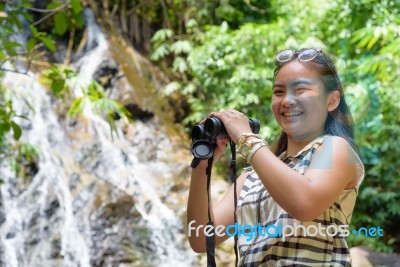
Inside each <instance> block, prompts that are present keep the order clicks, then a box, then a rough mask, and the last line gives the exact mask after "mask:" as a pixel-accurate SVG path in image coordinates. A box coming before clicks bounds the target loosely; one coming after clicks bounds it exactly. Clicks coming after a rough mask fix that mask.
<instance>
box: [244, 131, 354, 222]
mask: <svg viewBox="0 0 400 267" xmlns="http://www.w3.org/2000/svg"><path fill="white" fill-rule="evenodd" d="M251 165H252V166H253V168H254V170H255V171H256V173H257V174H258V176H259V177H260V179H261V181H262V182H263V184H264V186H265V188H266V189H267V190H268V192H269V193H270V194H271V196H272V198H273V199H274V200H275V201H276V202H277V203H278V204H279V205H280V206H281V207H282V208H283V209H285V210H286V211H287V212H288V213H289V214H290V215H292V216H293V217H294V218H296V219H298V220H300V221H310V220H313V219H315V218H317V217H318V216H319V215H321V214H322V213H323V212H324V211H325V210H326V209H328V208H329V207H330V206H331V205H332V204H333V203H334V202H335V200H337V198H338V197H339V195H340V193H341V192H342V191H343V190H344V189H347V188H352V187H355V186H356V184H357V165H356V160H355V154H354V151H353V150H352V149H351V147H350V145H349V144H348V143H347V141H346V140H345V139H343V138H341V137H337V136H328V137H327V138H326V140H325V141H324V143H323V144H322V146H320V147H319V149H318V150H317V152H316V153H315V155H314V157H313V159H312V161H311V164H310V166H309V168H308V169H307V171H306V172H305V174H304V175H301V174H299V173H298V172H296V171H295V170H292V169H291V168H290V167H288V166H287V165H286V164H284V163H283V162H281V161H280V160H279V159H278V158H277V157H276V156H275V155H274V154H273V153H272V152H271V151H270V150H269V149H268V148H266V147H263V148H261V149H259V151H257V152H256V153H255V155H254V156H253V157H252V159H251Z"/></svg>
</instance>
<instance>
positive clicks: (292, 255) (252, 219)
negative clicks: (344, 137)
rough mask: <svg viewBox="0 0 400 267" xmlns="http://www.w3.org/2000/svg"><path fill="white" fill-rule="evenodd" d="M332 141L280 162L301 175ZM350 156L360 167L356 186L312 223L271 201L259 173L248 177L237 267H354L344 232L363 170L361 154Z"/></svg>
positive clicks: (242, 201)
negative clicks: (314, 155) (323, 146)
mask: <svg viewBox="0 0 400 267" xmlns="http://www.w3.org/2000/svg"><path fill="white" fill-rule="evenodd" d="M331 141H332V139H331V136H329V135H324V136H320V137H318V138H316V139H315V140H313V141H312V142H310V143H309V144H308V145H307V146H305V147H304V148H303V149H302V150H301V151H299V152H298V153H297V155H296V156H294V157H286V152H284V153H282V154H281V155H280V156H279V158H280V159H281V160H282V161H283V162H284V163H286V164H287V165H288V166H289V167H291V168H292V169H294V170H296V171H297V172H299V173H300V174H302V175H303V174H304V173H305V171H306V170H307V168H308V166H309V165H310V162H311V160H312V157H313V154H314V152H315V151H316V149H317V148H318V146H320V145H322V143H323V142H325V143H327V145H328V143H331ZM350 150H351V153H354V154H355V158H356V161H357V162H356V163H357V174H358V177H359V179H358V181H359V182H358V184H357V186H356V187H355V188H353V189H348V190H343V192H342V193H341V194H340V196H339V197H338V199H337V200H336V201H335V203H334V204H333V205H332V206H330V207H329V208H328V209H327V210H326V211H325V212H324V213H323V214H321V215H320V216H319V217H318V218H316V219H315V220H313V221H309V222H301V221H299V220H296V219H294V218H293V217H292V216H290V215H289V214H288V213H287V212H286V211H285V210H284V209H282V208H281V207H280V206H279V205H278V204H277V203H276V202H275V201H274V200H273V199H272V197H271V196H270V194H269V193H268V192H267V190H266V189H265V188H264V185H263V184H262V182H261V180H260V179H259V178H258V176H257V174H256V173H255V171H254V170H252V171H251V172H250V173H249V174H248V176H247V178H246V181H245V182H244V184H243V188H242V191H241V192H240V196H239V200H238V209H237V220H238V225H240V226H241V227H244V228H243V229H242V230H245V231H244V233H245V234H242V235H240V236H239V239H238V245H239V253H240V260H239V264H238V266H245V267H251V266H304V267H310V266H318V267H321V266H351V258H350V252H349V248H348V246H347V243H346V241H345V235H346V232H345V231H346V230H348V228H347V227H348V225H349V224H350V220H351V216H352V212H353V208H354V204H355V200H356V196H357V193H358V188H359V186H360V184H361V182H362V180H363V177H364V167H363V165H362V162H361V160H360V158H359V157H358V155H357V153H355V152H354V150H352V149H350ZM250 170H251V169H250ZM305 193H306V192H305ZM332 225H333V226H332ZM246 228H247V229H246ZM246 230H247V231H246ZM242 233H243V232H242ZM348 234H349V231H348V232H347V235H348Z"/></svg>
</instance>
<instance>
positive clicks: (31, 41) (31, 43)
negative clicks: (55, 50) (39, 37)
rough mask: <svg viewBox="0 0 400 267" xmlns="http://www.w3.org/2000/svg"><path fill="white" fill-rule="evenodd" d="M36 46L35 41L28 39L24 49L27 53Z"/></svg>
mask: <svg viewBox="0 0 400 267" xmlns="http://www.w3.org/2000/svg"><path fill="white" fill-rule="evenodd" d="M35 45H36V39H35V38H33V37H32V38H29V40H28V43H27V44H26V49H27V50H28V51H32V50H33V48H35Z"/></svg>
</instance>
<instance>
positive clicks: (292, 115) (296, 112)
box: [281, 111, 303, 118]
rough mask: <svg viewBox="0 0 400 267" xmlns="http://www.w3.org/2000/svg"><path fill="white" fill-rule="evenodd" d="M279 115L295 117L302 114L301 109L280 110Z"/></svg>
mask: <svg viewBox="0 0 400 267" xmlns="http://www.w3.org/2000/svg"><path fill="white" fill-rule="evenodd" d="M281 115H282V116H283V117H285V118H295V117H299V116H301V115H303V112H301V111H291V112H282V113H281Z"/></svg>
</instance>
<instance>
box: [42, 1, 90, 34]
mask: <svg viewBox="0 0 400 267" xmlns="http://www.w3.org/2000/svg"><path fill="white" fill-rule="evenodd" d="M46 9H47V10H50V11H54V12H56V13H55V15H54V26H55V33H56V34H58V35H64V34H65V33H66V32H67V31H74V30H75V29H80V28H82V27H83V25H84V20H83V17H82V14H81V12H82V11H83V7H82V4H81V1H80V0H70V1H69V5H68V2H67V3H65V1H61V0H54V1H53V2H51V3H49V4H48V5H47V7H46Z"/></svg>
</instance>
